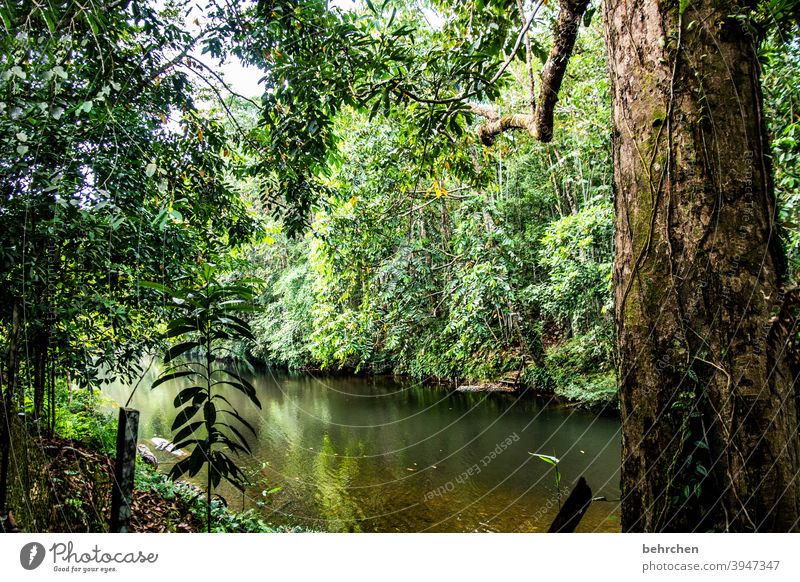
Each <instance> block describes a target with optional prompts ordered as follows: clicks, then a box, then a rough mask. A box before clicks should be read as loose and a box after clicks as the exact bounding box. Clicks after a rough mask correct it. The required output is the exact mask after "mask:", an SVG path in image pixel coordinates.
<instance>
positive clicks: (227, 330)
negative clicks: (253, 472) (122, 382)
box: [147, 264, 261, 531]
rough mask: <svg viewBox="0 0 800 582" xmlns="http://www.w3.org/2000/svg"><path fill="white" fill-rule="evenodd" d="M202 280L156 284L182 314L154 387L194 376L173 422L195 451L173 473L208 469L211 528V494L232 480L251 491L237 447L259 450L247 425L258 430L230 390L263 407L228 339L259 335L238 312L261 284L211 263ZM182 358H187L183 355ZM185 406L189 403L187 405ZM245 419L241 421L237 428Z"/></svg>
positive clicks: (171, 330) (177, 437)
mask: <svg viewBox="0 0 800 582" xmlns="http://www.w3.org/2000/svg"><path fill="white" fill-rule="evenodd" d="M199 275H200V276H199V280H200V285H199V286H198V287H194V288H187V289H182V290H169V289H167V288H166V287H164V286H161V285H158V284H147V286H149V287H150V288H153V289H157V290H159V291H161V292H162V293H165V294H166V295H167V296H168V297H169V299H170V301H171V307H173V308H175V309H176V310H177V312H178V313H177V314H176V317H174V318H172V319H171V320H170V321H169V323H168V324H167V332H166V337H167V338H168V339H169V340H171V341H172V342H173V344H172V346H171V347H170V348H169V349H167V350H166V352H165V353H164V365H165V368H164V370H163V372H162V373H161V375H160V376H159V378H158V379H157V380H155V381H154V382H153V384H152V386H151V388H157V387H158V386H160V385H162V384H164V383H166V382H170V381H172V380H178V379H180V378H190V379H191V380H192V382H191V383H190V384H191V385H190V386H187V387H185V388H182V389H181V390H180V392H178V395H177V396H176V397H175V401H174V405H175V408H180V411H179V412H178V415H177V416H176V417H175V421H174V422H173V424H172V431H173V433H174V436H173V440H174V441H175V443H176V448H184V447H194V448H193V450H192V452H191V454H190V455H189V456H188V457H186V458H184V459H181V460H180V461H178V462H177V463H175V465H174V466H173V467H172V469H171V471H170V473H169V476H170V478H172V479H177V478H180V477H181V476H182V475H184V474H188V475H189V476H190V477H194V476H195V475H197V474H198V473H199V472H200V471H201V470H202V469H203V468H204V467H205V468H206V470H207V477H206V505H207V507H206V522H207V524H208V531H211V494H212V493H213V490H214V488H215V487H217V486H218V485H219V483H220V481H221V480H222V479H223V478H224V479H226V480H227V481H228V482H230V483H231V484H232V485H234V486H235V487H236V488H237V489H239V490H243V489H244V486H245V484H246V482H247V478H246V476H245V474H244V473H243V472H242V470H241V469H240V468H239V467H238V466H237V465H236V463H235V462H234V461H233V459H232V458H231V455H230V453H231V452H232V453H235V454H237V455H238V454H239V453H248V454H249V453H251V450H250V445H249V444H248V443H247V439H246V438H245V436H244V434H242V433H243V431H245V430H247V431H250V432H251V433H252V434H253V436H255V434H256V431H255V429H254V428H253V427H252V426H251V425H250V423H248V422H247V421H246V420H245V419H244V418H243V417H242V416H241V415H240V414H239V412H237V411H236V409H235V408H234V406H233V404H231V402H230V401H229V400H228V399H227V398H226V397H225V395H224V394H223V389H233V390H237V391H239V392H241V393H243V394H244V395H246V396H247V397H248V398H249V399H250V401H251V402H252V403H253V404H255V405H256V406H257V407H259V408H261V402H260V401H259V399H258V396H257V395H256V391H255V388H253V386H252V384H250V382H248V381H247V380H246V379H245V378H244V377H243V376H242V374H241V373H240V372H239V366H238V365H237V364H245V365H246V362H244V360H240V359H239V358H238V357H237V356H236V355H235V354H234V353H232V352H231V351H230V350H228V349H227V348H226V347H225V346H224V345H223V344H224V342H226V341H230V340H252V339H253V335H252V333H251V331H250V327H249V325H248V323H247V322H246V321H245V320H243V319H241V318H240V317H239V316H238V314H240V313H242V312H247V311H252V310H253V309H255V308H254V307H252V306H251V304H250V301H251V300H252V298H253V295H254V291H253V289H252V288H251V287H250V286H249V285H248V284H247V282H245V283H240V284H230V283H222V282H220V281H219V279H218V271H217V269H216V267H215V266H213V265H210V264H206V265H203V266H202V267H201V269H200V273H199ZM179 359H180V360H179ZM181 407H182V408H181ZM237 424H238V425H239V426H238V427H237Z"/></svg>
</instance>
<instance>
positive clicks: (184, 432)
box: [172, 420, 205, 441]
mask: <svg viewBox="0 0 800 582" xmlns="http://www.w3.org/2000/svg"><path fill="white" fill-rule="evenodd" d="M204 424H205V422H203V421H202V420H198V421H196V422H192V423H191V424H187V425H186V426H184V427H183V428H182V429H181V430H179V431H178V432H177V433H175V437H174V438H173V439H172V440H173V441H184V440H186V439H187V438H188V437H189V436H190V435H192V434H194V432H195V431H196V430H197V429H198V428H200V427H201V426H203V425H204Z"/></svg>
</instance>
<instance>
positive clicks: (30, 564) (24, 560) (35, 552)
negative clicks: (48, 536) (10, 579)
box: [19, 542, 45, 570]
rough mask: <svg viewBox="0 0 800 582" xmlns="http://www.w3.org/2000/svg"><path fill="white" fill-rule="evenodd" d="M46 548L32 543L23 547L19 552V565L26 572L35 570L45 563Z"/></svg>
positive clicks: (37, 543)
mask: <svg viewBox="0 0 800 582" xmlns="http://www.w3.org/2000/svg"><path fill="white" fill-rule="evenodd" d="M44 554H45V551H44V546H43V545H42V544H40V543H39V542H30V543H28V544H25V545H24V546H22V549H21V550H20V552H19V563H20V564H22V567H23V568H25V569H26V570H35V569H36V568H38V567H39V566H41V565H42V562H43V561H44Z"/></svg>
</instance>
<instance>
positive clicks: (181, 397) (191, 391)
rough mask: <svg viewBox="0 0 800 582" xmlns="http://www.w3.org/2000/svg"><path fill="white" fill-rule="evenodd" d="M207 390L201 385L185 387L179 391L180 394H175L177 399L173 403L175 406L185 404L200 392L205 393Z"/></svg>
mask: <svg viewBox="0 0 800 582" xmlns="http://www.w3.org/2000/svg"><path fill="white" fill-rule="evenodd" d="M204 392H205V388H202V387H201V386H192V387H191V388H185V389H183V390H181V391H180V392H178V395H177V396H175V400H174V401H173V405H174V406H175V408H177V407H179V406H183V405H184V404H186V403H187V402H189V401H190V400H192V399H193V398H194V397H195V396H197V395H198V394H201V395H202V394H203V393H204Z"/></svg>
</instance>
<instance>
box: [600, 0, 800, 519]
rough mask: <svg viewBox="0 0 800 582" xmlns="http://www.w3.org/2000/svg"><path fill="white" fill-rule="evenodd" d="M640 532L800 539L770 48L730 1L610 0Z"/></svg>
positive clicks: (627, 464)
mask: <svg viewBox="0 0 800 582" xmlns="http://www.w3.org/2000/svg"><path fill="white" fill-rule="evenodd" d="M604 7H605V8H604V9H605V18H606V43H607V47H608V51H609V68H610V77H611V87H612V102H613V109H614V128H613V131H614V140H613V143H614V164H615V169H614V183H615V210H616V240H615V243H616V261H615V270H614V286H615V302H616V324H617V333H618V349H619V353H618V356H619V359H618V361H619V370H618V372H619V381H620V404H621V409H622V416H623V431H622V432H623V437H622V440H623V447H622V448H623V460H622V490H623V499H622V526H623V529H624V530H626V531H696V530H700V531H705V530H730V531H794V530H797V529H798V517H799V516H800V490H799V487H800V479H797V473H798V468H800V465H799V464H798V460H799V458H800V442H799V441H798V433H797V427H798V415H797V393H796V391H795V387H794V380H795V378H796V374H797V371H798V365H797V362H796V360H795V359H794V352H793V349H792V348H793V342H792V341H791V339H792V336H793V335H794V321H793V320H791V318H788V319H787V317H786V314H787V313H788V310H787V308H786V307H787V305H788V298H789V294H787V293H785V292H784V290H783V287H782V283H783V280H782V277H783V273H784V264H783V257H782V254H781V249H780V245H779V240H778V236H777V232H776V225H775V200H774V192H773V187H772V183H771V170H770V167H769V160H768V157H767V156H766V155H765V154H766V153H767V151H768V150H767V139H766V134H765V131H764V125H763V121H762V119H761V104H762V97H761V93H760V84H759V70H758V62H757V58H756V45H755V42H754V40H753V39H752V38H751V37H750V36H748V34H747V32H746V30H745V29H744V28H743V27H742V26H741V24H740V23H739V22H738V21H737V20H736V19H734V18H732V17H730V16H729V15H731V14H734V13H735V12H736V6H734V3H733V2H730V1H715V2H711V1H708V0H696V1H693V2H689V3H688V4H686V5H685V6H683V7H681V5H680V4H679V2H677V1H675V2H665V1H660V2H659V1H656V0H606V2H605V3H604Z"/></svg>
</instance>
